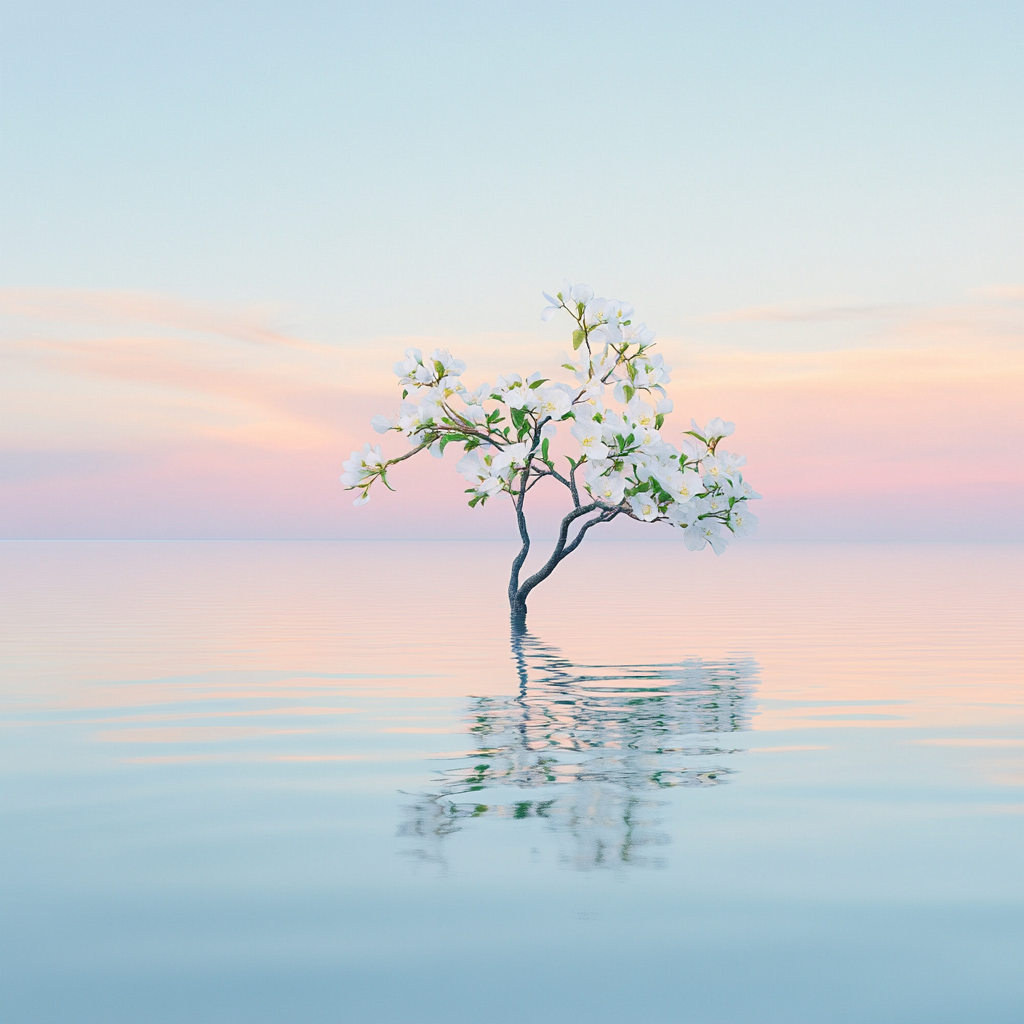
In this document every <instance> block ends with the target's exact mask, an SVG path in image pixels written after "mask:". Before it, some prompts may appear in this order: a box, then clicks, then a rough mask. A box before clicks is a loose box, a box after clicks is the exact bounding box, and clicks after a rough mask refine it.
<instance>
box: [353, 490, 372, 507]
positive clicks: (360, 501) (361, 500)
mask: <svg viewBox="0 0 1024 1024" xmlns="http://www.w3.org/2000/svg"><path fill="white" fill-rule="evenodd" d="M369 500H370V492H369V491H363V493H362V494H360V495H359V497H358V498H353V499H352V504H353V505H357V506H358V505H365V504H366V503H367V502H368V501H369Z"/></svg>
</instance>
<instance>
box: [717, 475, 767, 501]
mask: <svg viewBox="0 0 1024 1024" xmlns="http://www.w3.org/2000/svg"><path fill="white" fill-rule="evenodd" d="M722 493H723V494H725V496H726V497H727V498H745V499H746V500H747V501H751V500H756V499H757V498H760V497H761V495H760V494H758V493H757V491H755V490H754V488H753V487H751V486H750V484H748V483H747V481H746V480H744V479H743V476H742V474H740V473H737V474H736V476H735V477H733V478H731V479H729V480H726V481H725V483H724V484H722Z"/></svg>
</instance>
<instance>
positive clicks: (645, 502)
mask: <svg viewBox="0 0 1024 1024" xmlns="http://www.w3.org/2000/svg"><path fill="white" fill-rule="evenodd" d="M629 504H630V506H631V507H632V509H633V512H634V513H635V514H636V516H637V518H638V519H642V520H643V521H644V522H645V523H649V522H651V520H652V519H657V518H658V514H659V513H658V503H657V502H656V501H655V500H654V498H653V497H652V496H651V494H650V492H647V493H645V494H634V495H633V496H632V497H631V498H630V499H629Z"/></svg>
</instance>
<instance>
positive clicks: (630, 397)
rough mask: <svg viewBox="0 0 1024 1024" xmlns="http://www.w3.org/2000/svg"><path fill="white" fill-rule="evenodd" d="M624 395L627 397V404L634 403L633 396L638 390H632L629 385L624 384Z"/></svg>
mask: <svg viewBox="0 0 1024 1024" xmlns="http://www.w3.org/2000/svg"><path fill="white" fill-rule="evenodd" d="M622 393H623V394H624V395H625V396H626V401H627V402H632V401H633V396H634V395H635V394H636V388H631V387H630V386H629V385H628V384H623V385H622Z"/></svg>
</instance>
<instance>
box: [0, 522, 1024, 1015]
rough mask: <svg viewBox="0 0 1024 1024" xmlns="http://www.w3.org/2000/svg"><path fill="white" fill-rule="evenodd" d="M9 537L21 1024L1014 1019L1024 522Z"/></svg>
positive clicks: (13, 938)
mask: <svg viewBox="0 0 1024 1024" xmlns="http://www.w3.org/2000/svg"><path fill="white" fill-rule="evenodd" d="M510 554H511V553H510V549H509V548H508V546H506V545H503V544H488V543H474V544H467V545H462V546H459V545H451V544H443V543H414V542H408V543H395V544H361V545H360V544H347V543H323V544H313V543H309V544H291V543H288V544H285V543H279V544H272V543H266V544H256V543H253V544H249V543H238V544H214V543H209V544H199V543H197V544H191V543H166V544H164V543H159V544H158V543H151V544H145V543H131V544H128V543H7V544H3V545H0V602H2V607H0V616H2V618H0V621H2V623H3V626H2V633H0V834H2V837H3V838H2V843H0V1008H2V1009H0V1020H2V1021H4V1022H6V1021H8V1020H10V1021H16V1022H22V1021H24V1022H35V1021H75V1022H79V1021H80V1022H90V1021H97V1022H99V1021H103V1022H109V1021H121V1020H123V1021H133V1022H134V1021H154V1022H163V1021H168V1022H170V1021H190V1022H192V1021H197V1022H200V1021H218V1022H220V1021H236V1020H237V1021H297V1020H302V1021H337V1020H346V1021H349V1020H351V1021H394V1020H417V1021H431V1020H438V1021H442V1020H443V1021H469V1020H473V1021H476V1020H479V1019H481V1018H485V1019H490V1020H495V1021H522V1020H530V1021H548V1020H551V1021H555V1020H559V1021H564V1020H566V1019H571V1020H576V1019H580V1020H594V1021H613V1020H615V1021H618V1020H621V1019H624V1018H626V1017H634V1018H637V1019H641V1020H645V1021H688V1022H689V1021H693V1022H720V1021H721V1022H748V1021H758V1022H761V1021H788V1022H791V1021H822V1020H829V1021H851V1022H853V1021H857V1022H861V1021H866V1020H870V1021H894V1022H895V1021H900V1022H906V1021H922V1022H925V1021H928V1022H932V1021H950V1022H952V1021H965V1020H985V1021H993V1022H995V1021H1018V1020H1020V1019H1024V980H1022V972H1021V971H1020V969H1019V968H1020V963H1021V962H1024V872H1021V870H1020V864H1021V863H1024V691H1022V682H1024V679H1022V671H1021V670H1022V667H1024V652H1022V647H1021V630H1020V622H1021V610H1022V603H1024V602H1022V592H1021V583H1020V580H1021V574H1022V571H1024V550H1022V548H1021V547H1020V546H1011V545H975V546H970V545H965V546H957V545H768V544H761V545H757V544H748V545H746V546H736V547H735V548H733V549H730V551H729V552H728V553H727V554H726V555H725V556H723V557H722V558H718V559H716V558H714V557H713V556H711V555H710V553H707V555H708V556H707V557H702V555H700V554H698V555H694V554H691V553H688V552H686V551H684V550H682V549H681V547H677V546H674V545H672V544H661V543H637V544H613V543H607V544H601V543H596V544H594V545H591V547H590V549H589V550H587V549H582V550H581V551H580V552H579V553H578V554H577V555H576V556H574V560H575V561H574V563H567V564H566V565H565V566H563V567H562V569H560V572H562V573H563V575H562V578H561V579H559V578H558V576H555V577H553V578H552V579H551V580H550V581H549V582H548V583H546V584H545V585H544V586H543V587H542V588H540V589H539V590H538V591H537V592H536V594H535V596H534V597H533V598H532V599H531V610H530V618H529V633H528V634H526V635H523V636H515V637H513V636H511V635H510V631H509V626H508V619H507V611H506V608H505V607H504V606H503V603H502V602H503V595H502V590H503V586H504V580H505V573H506V566H507V562H508V560H509V558H510Z"/></svg>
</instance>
